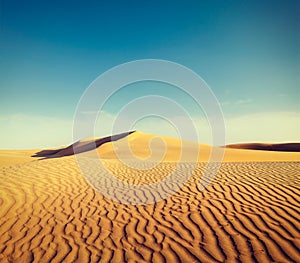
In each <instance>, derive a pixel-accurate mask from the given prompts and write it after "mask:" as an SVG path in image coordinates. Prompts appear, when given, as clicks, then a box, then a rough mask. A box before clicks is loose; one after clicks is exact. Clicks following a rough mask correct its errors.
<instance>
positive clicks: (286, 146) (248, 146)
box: [225, 143, 300, 152]
mask: <svg viewBox="0 0 300 263" xmlns="http://www.w3.org/2000/svg"><path fill="white" fill-rule="evenodd" d="M225 147H226V148H233V149H243V150H261V151H278V152H300V143H277V144H267V143H240V144H229V145H226V146H225Z"/></svg>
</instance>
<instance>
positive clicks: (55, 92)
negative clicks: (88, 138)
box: [0, 0, 300, 149]
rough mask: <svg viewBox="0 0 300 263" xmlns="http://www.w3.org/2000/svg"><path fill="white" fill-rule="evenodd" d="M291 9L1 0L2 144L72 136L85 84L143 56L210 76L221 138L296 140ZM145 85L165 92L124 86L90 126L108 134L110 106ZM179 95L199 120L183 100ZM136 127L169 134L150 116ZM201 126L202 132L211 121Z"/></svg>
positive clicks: (298, 63) (298, 96) (295, 25)
mask: <svg viewBox="0 0 300 263" xmlns="http://www.w3.org/2000/svg"><path fill="white" fill-rule="evenodd" d="M299 15H300V2H299V1H109V2H108V1H107V2H104V1H89V2H85V1H14V0H10V1H8V0H2V1H1V3H0V26H1V28H0V29H1V31H0V45H1V51H0V57H1V59H0V90H1V97H0V112H1V114H0V129H1V136H0V148H16V149H18V148H40V147H55V146H59V145H62V144H63V145H66V144H69V143H71V142H72V122H73V115H74V112H75V110H76V105H77V103H78V101H79V99H80V97H81V96H82V94H83V92H84V91H85V90H86V88H87V87H88V86H89V84H90V83H91V82H92V81H93V80H94V79H95V78H97V77H98V76H99V75H100V74H101V73H103V72H105V71H106V70H108V69H110V68H112V67H114V66H117V65H119V64H121V63H125V62H128V61H132V60H138V59H147V58H154V59H164V60H170V61H173V62H176V63H179V64H182V65H184V66H186V67H188V68H190V69H191V70H193V71H194V72H196V73H197V74H198V75H200V76H201V77H202V78H203V79H204V80H205V81H206V82H207V83H208V85H209V86H210V88H211V89H212V91H213V92H214V94H215V96H216V97H217V99H218V101H219V102H220V104H221V107H222V110H223V113H224V117H225V123H226V128H227V131H226V138H227V142H228V143H233V142H242V141H269V142H281V141H300V133H299V130H300V121H299V120H300V118H299V117H300V108H299V100H300V89H299V83H300V52H299V49H300V48H299V47H300V20H299ZM153 85H155V84H153ZM147 87H148V88H147ZM149 90H150V92H152V93H158V94H159V95H161V96H166V97H169V95H170V94H171V93H170V92H169V91H168V89H166V88H165V87H164V85H156V86H153V87H150V88H149V85H148V86H147V85H145V86H143V85H141V86H138V87H136V89H135V90H134V91H132V90H130V89H129V90H128V91H127V92H126V91H124V92H123V93H121V94H119V96H116V98H115V99H114V100H112V102H111V104H110V105H108V107H107V108H106V109H105V114H106V115H105V116H106V117H107V118H106V122H107V123H102V124H100V125H99V128H98V130H97V131H96V136H104V135H108V134H107V133H108V132H109V131H108V130H107V129H106V128H105V127H106V126H107V125H108V123H109V122H110V121H111V120H112V119H113V117H114V114H116V112H117V111H118V109H119V108H120V107H122V106H123V104H124V103H126V101H127V102H128V101H129V100H130V99H134V98H135V97H137V96H138V95H147V93H148V92H149ZM172 94H173V99H175V100H176V99H178V101H180V99H181V98H182V97H181V95H180V94H179V93H178V94H177V93H176V92H174V93H172ZM176 94H177V95H176ZM181 104H182V106H183V107H186V108H187V110H188V111H191V115H192V116H193V118H194V119H195V123H197V124H199V125H201V124H202V123H204V120H203V114H202V115H201V114H200V113H199V115H198V113H197V112H196V111H193V109H191V104H190V103H189V102H188V100H186V101H185V100H182V101H181ZM161 110H162V111H163V110H164V109H161ZM127 117H128V118H130V116H127ZM176 117H178V116H174V118H176ZM157 123H159V125H157ZM136 127H137V128H139V129H141V130H142V131H144V132H149V133H152V132H155V133H160V134H163V135H170V136H173V135H174V130H173V131H172V128H170V126H168V124H167V123H165V122H163V121H162V120H159V121H158V122H157V120H155V119H153V118H149V119H148V120H147V119H145V120H143V121H141V122H140V123H139V124H137V125H136ZM200 130H201V128H200ZM201 133H203V136H202V134H201V136H200V141H203V142H209V140H210V139H209V135H208V133H209V129H207V128H203V131H201ZM186 139H188V138H186Z"/></svg>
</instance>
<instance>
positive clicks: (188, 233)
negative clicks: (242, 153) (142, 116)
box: [0, 157, 300, 262]
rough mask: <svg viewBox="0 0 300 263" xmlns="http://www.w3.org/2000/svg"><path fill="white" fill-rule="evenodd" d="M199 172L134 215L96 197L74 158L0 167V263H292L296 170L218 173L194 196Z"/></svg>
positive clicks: (230, 168)
mask: <svg viewBox="0 0 300 263" xmlns="http://www.w3.org/2000/svg"><path fill="white" fill-rule="evenodd" d="M109 165H110V167H112V169H114V167H115V169H121V167H120V166H119V165H120V164H116V163H114V161H111V162H110V163H109ZM173 165H174V164H171V163H164V164H161V165H160V166H159V167H158V168H157V169H158V170H157V173H162V171H168V170H172V169H173V168H172V167H173ZM185 165H189V164H185ZM204 168H205V164H204V163H199V164H198V165H197V169H196V171H195V173H194V176H193V177H192V178H191V179H190V180H189V182H188V183H187V184H186V185H185V186H184V187H183V188H182V189H181V191H180V192H178V193H176V194H175V195H173V196H172V197H170V198H168V199H167V200H163V201H160V202H158V203H155V204H149V205H139V206H133V205H124V204H120V203H118V202H113V201H111V200H109V199H107V198H105V197H104V196H103V195H101V194H100V193H97V192H95V191H94V190H93V189H92V188H91V187H90V186H89V185H88V184H87V183H86V181H85V179H84V178H83V177H82V175H81V174H80V172H79V170H78V168H77V165H76V162H75V160H74V158H73V157H65V158H58V159H49V160H43V161H35V162H31V163H26V164H19V165H14V166H10V167H2V168H0V169H1V174H0V197H1V199H0V261H1V262H224V261H227V262H297V261H298V262H299V258H300V254H299V247H300V234H299V229H300V222H299V218H300V215H299V210H300V205H299V201H300V197H299V194H300V190H299V189H300V176H299V175H300V163H299V162H298V163H297V162H248V163H246V162H245V163H241V162H239V163H223V164H222V167H221V169H220V172H219V173H218V175H217V177H216V178H215V180H214V181H213V182H212V183H211V184H210V185H209V187H207V188H206V189H205V190H204V191H200V190H199V189H200V187H199V179H200V177H201V175H202V173H203V170H204ZM124 169H125V168H124ZM152 172H153V171H152ZM124 174H125V175H126V176H124V177H123V179H124V181H126V180H128V182H130V180H131V179H130V178H132V177H129V175H130V172H129V171H126V173H124ZM152 174H155V173H152ZM120 175H122V173H120ZM143 176H144V177H145V178H144V180H145V182H151V181H152V179H151V178H152V177H153V176H152V175H151V174H148V175H147V173H144V174H143ZM135 180H136V177H135ZM141 180H142V179H141Z"/></svg>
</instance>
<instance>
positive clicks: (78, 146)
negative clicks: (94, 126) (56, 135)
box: [31, 131, 135, 159]
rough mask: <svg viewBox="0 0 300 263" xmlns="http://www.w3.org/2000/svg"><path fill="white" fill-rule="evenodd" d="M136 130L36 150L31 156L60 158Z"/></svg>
mask: <svg viewBox="0 0 300 263" xmlns="http://www.w3.org/2000/svg"><path fill="white" fill-rule="evenodd" d="M134 132H135V131H130V132H124V133H120V134H116V135H113V136H108V137H104V138H100V139H95V140H89V141H78V142H75V143H74V144H72V145H70V146H68V147H66V148H60V149H55V150H42V151H39V152H36V153H35V154H34V155H32V156H31V157H43V159H48V158H59V157H63V156H69V155H73V154H74V152H76V154H77V153H82V152H87V151H90V150H93V149H95V147H96V148H98V147H100V146H101V145H102V144H104V143H108V142H112V141H117V140H120V139H122V138H125V137H126V136H128V135H130V134H132V133H134ZM74 149H75V150H74Z"/></svg>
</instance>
